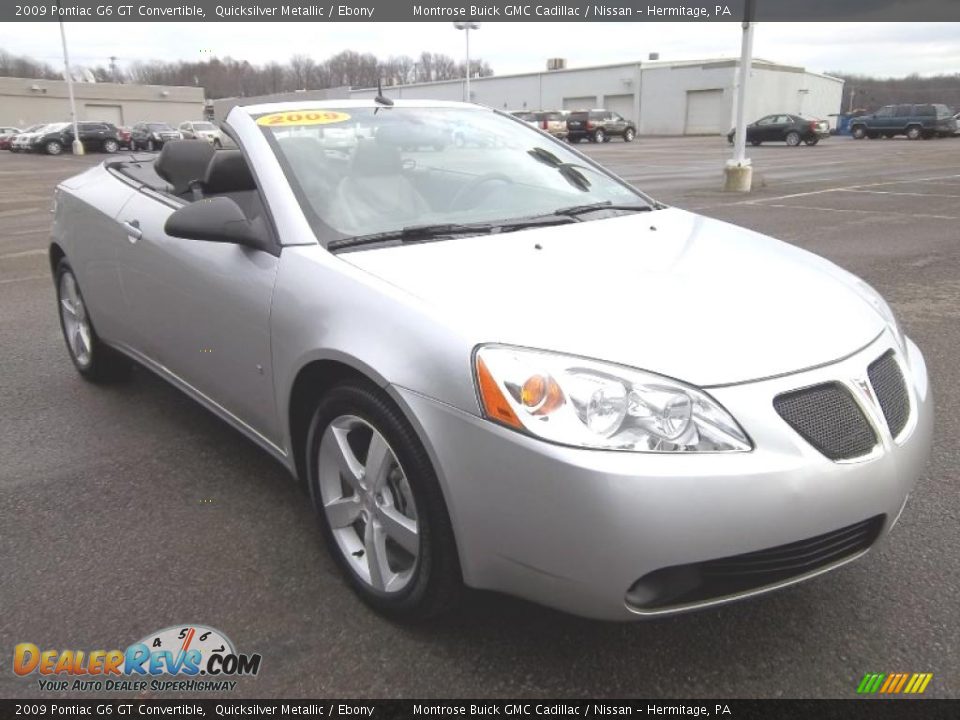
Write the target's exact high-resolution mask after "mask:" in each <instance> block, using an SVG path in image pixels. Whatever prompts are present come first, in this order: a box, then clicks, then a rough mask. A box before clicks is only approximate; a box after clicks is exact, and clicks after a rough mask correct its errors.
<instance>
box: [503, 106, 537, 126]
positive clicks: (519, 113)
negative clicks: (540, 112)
mask: <svg viewBox="0 0 960 720" xmlns="http://www.w3.org/2000/svg"><path fill="white" fill-rule="evenodd" d="M510 114H511V115H513V116H514V117H515V118H517V119H518V120H523V121H524V122H525V123H527V125H529V126H530V127H539V124H538V122H537V114H536V113H534V112H531V111H529V110H514V111H513V112H511V113H510Z"/></svg>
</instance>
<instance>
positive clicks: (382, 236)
mask: <svg viewBox="0 0 960 720" xmlns="http://www.w3.org/2000/svg"><path fill="white" fill-rule="evenodd" d="M496 227H498V226H496V225H489V224H486V223H476V224H470V225H464V224H460V223H436V224H434V225H407V226H406V227H404V228H401V229H399V230H387V231H385V232H379V233H371V234H369V235H357V236H355V237H348V238H343V239H341V240H334V241H332V242H331V243H330V244H329V245H328V246H327V249H328V250H342V249H343V248H346V247H356V246H358V245H372V244H373V243H381V242H388V241H390V240H399V241H400V242H404V243H407V242H419V241H421V240H430V239H432V238H438V237H448V236H452V235H484V234H487V233H489V232H491V231H492V230H493V229H494V228H496Z"/></svg>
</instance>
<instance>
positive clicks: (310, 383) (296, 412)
mask: <svg viewBox="0 0 960 720" xmlns="http://www.w3.org/2000/svg"><path fill="white" fill-rule="evenodd" d="M347 380H355V381H359V382H362V383H366V384H368V385H371V386H373V387H377V384H376V383H375V382H373V381H372V380H371V379H370V378H369V377H367V376H366V375H364V374H363V373H362V372H360V371H359V370H357V369H356V368H353V367H351V366H349V365H347V364H346V363H342V362H338V361H336V360H315V361H314V362H311V363H308V364H307V365H304V366H303V367H302V368H301V369H300V372H298V373H297V378H296V380H294V381H293V387H292V388H291V390H290V407H289V409H288V416H289V420H290V444H291V448H290V449H291V451H292V452H293V460H294V463H295V466H296V469H297V477H298V478H300V480H301V481H302V482H303V483H306V479H307V472H306V470H307V468H306V465H305V464H304V455H305V453H304V449H305V448H306V444H307V432H308V431H309V430H310V420H311V418H312V417H313V411H314V409H315V408H316V406H317V402H318V401H319V400H320V398H321V397H323V395H324V393H326V392H327V391H328V390H330V389H331V388H333V387H335V386H337V385H339V384H341V383H343V382H344V381H347Z"/></svg>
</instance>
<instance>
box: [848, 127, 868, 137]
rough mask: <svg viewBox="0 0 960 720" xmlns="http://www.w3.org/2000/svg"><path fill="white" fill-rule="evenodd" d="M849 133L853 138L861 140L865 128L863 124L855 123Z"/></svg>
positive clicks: (864, 133) (864, 134) (865, 130)
mask: <svg viewBox="0 0 960 720" xmlns="http://www.w3.org/2000/svg"><path fill="white" fill-rule="evenodd" d="M850 134H851V135H852V136H853V139H854V140H863V139H864V138H865V137H866V136H867V129H866V128H865V127H864V126H863V125H855V126H854V127H853V129H852V130H851V131H850Z"/></svg>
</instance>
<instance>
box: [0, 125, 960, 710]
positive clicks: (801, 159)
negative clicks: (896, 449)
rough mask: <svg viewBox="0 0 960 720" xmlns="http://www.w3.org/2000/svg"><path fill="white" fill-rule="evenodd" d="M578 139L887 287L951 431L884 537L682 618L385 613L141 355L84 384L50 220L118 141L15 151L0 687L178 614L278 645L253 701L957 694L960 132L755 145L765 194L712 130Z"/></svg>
mask: <svg viewBox="0 0 960 720" xmlns="http://www.w3.org/2000/svg"><path fill="white" fill-rule="evenodd" d="M580 148H581V149H584V150H585V151H586V152H588V153H589V154H590V155H592V156H594V157H596V158H597V159H598V160H599V161H600V162H602V163H605V164H606V165H608V166H609V167H610V168H612V169H613V170H614V171H616V172H618V173H619V174H620V175H622V176H623V177H625V178H626V179H628V180H630V181H631V182H633V183H634V184H636V185H637V186H638V187H640V188H641V189H644V190H646V191H647V192H649V193H651V194H652V195H653V196H654V197H657V198H658V199H660V200H662V201H664V202H667V203H670V204H675V205H679V206H681V207H684V208H687V209H691V210H695V211H698V212H702V213H704V214H706V215H710V216H713V217H716V218H719V219H722V220H726V221H730V222H734V223H737V224H740V225H744V226H746V227H749V228H752V229H755V230H758V231H761V232H765V233H768V234H771V235H774V236H776V237H779V238H781V239H783V240H786V241H788V242H791V243H794V244H797V245H799V246H802V247H804V248H807V249H809V250H812V251H814V252H817V253H820V254H822V255H824V256H826V257H828V258H830V259H831V260H833V261H835V262H837V263H839V264H840V265H842V266H843V267H845V268H847V269H849V270H851V271H852V272H854V273H856V274H858V275H860V276H862V277H863V278H865V279H866V280H867V281H868V282H870V283H871V284H872V285H874V286H875V287H876V288H877V289H879V290H880V291H881V292H882V293H883V294H884V295H885V296H886V297H887V299H888V300H889V301H890V302H891V304H892V306H893V307H894V309H895V310H896V311H897V313H898V315H899V317H900V320H901V322H902V324H903V325H904V327H905V329H906V331H907V333H908V334H909V335H910V336H911V337H913V338H914V340H915V341H916V342H917V343H918V344H919V346H920V347H921V348H922V350H923V351H924V353H925V354H926V358H927V363H928V365H929V369H930V373H931V375H932V378H933V383H934V389H935V395H936V407H937V410H936V416H937V430H936V442H935V446H934V449H933V453H932V457H931V460H930V463H929V465H928V468H927V471H926V473H925V475H924V476H923V477H922V478H921V479H920V480H919V483H918V485H917V488H916V490H915V492H914V495H913V497H912V500H911V502H910V503H909V504H908V506H907V508H906V510H905V512H904V515H903V517H902V519H901V521H900V524H899V525H898V526H897V527H896V529H895V530H894V532H893V534H892V535H891V536H890V537H889V538H888V539H887V541H886V542H884V543H883V544H882V545H880V546H879V547H878V548H877V549H876V550H875V551H874V552H871V553H870V554H869V555H868V556H866V557H865V558H863V559H862V560H861V561H859V562H857V563H854V564H852V565H849V566H847V567H845V568H843V569H841V570H839V571H837V572H834V573H830V574H828V575H826V576H824V577H821V578H819V579H816V580H814V581H811V582H808V583H803V584H801V585H799V586H796V587H793V588H790V589H787V590H785V591H782V592H779V593H775V594H773V595H769V596H766V597H763V598H759V599H754V600H751V601H747V602H741V603H736V604H733V605H729V606H726V607H723V608H721V609H717V610H711V611H706V612H700V613H696V614H691V615H687V616H681V617H676V618H670V619H665V620H658V621H653V622H646V623H636V624H627V625H624V624H603V623H596V622H590V621H585V620H580V619H577V618H573V617H569V616H566V615H562V614H559V613H556V612H553V611H549V610H546V609H543V608H540V607H537V606H534V605H530V604H527V603H524V602H521V601H516V600H512V599H508V598H503V597H500V596H496V595H493V594H488V593H474V594H472V595H471V596H470V597H469V599H468V601H467V603H466V604H465V606H464V607H463V608H462V611H461V612H460V613H459V614H458V615H457V616H456V617H454V618H451V619H449V620H447V621H444V622H442V623H438V624H435V625H431V626H427V627H420V628H416V629H411V628H406V627H398V626H396V625H392V624H390V623H389V622H387V621H385V620H382V619H380V618H379V617H378V616H376V615H373V614H372V613H371V612H370V611H368V610H367V609H366V608H365V607H364V606H363V605H362V604H361V603H360V602H359V601H357V600H356V599H355V597H354V596H353V594H352V593H351V592H350V590H349V589H348V588H347V586H346V585H345V583H344V582H343V581H342V580H341V578H340V576H339V575H338V573H337V571H336V568H335V567H334V565H333V563H332V561H331V560H330V559H329V558H328V557H327V554H326V551H325V549H324V547H323V544H322V540H321V538H320V534H319V532H317V531H316V528H315V524H314V518H313V515H312V511H311V510H310V508H309V507H308V503H307V501H306V498H305V496H304V495H303V494H302V493H301V491H300V490H299V489H298V488H297V487H295V485H294V484H293V482H291V481H290V480H289V478H288V476H287V475H286V473H285V471H284V470H283V469H282V468H281V467H280V466H278V465H276V464H275V463H274V462H273V461H272V460H271V459H270V458H269V457H268V456H267V455H266V454H264V453H263V452H261V451H260V450H259V449H257V448H256V447H255V446H254V445H252V444H250V443H249V442H247V441H246V440H245V439H243V438H242V437H241V436H240V435H238V434H237V433H235V432H234V431H232V430H231V429H230V428H229V427H227V426H226V425H225V424H223V423H221V422H220V421H219V420H217V419H215V418H214V417H213V416H212V415H210V414H208V413H207V412H206V411H204V410H203V409H201V408H200V407H199V406H198V405H195V404H194V403H192V402H191V401H190V400H188V399H187V398H186V397H185V396H183V395H181V394H180V393H179V392H178V391H176V390H174V389H173V388H172V387H170V386H168V385H167V384H166V383H164V382H163V381H162V380H159V379H158V378H156V377H154V376H152V375H151V374H149V373H148V372H146V371H138V372H137V373H135V375H134V377H133V379H132V380H131V381H130V382H129V383H127V384H123V385H119V386H113V387H109V388H98V387H94V386H91V385H89V384H87V383H85V382H83V381H82V380H81V379H80V378H79V376H78V375H77V374H76V372H75V371H74V369H73V367H72V366H71V364H70V361H69V359H68V357H67V353H66V351H65V349H64V347H63V343H62V340H61V338H60V330H59V325H58V320H57V314H56V311H55V304H54V296H53V287H52V283H51V281H50V277H49V270H48V265H47V259H46V256H45V249H46V245H47V241H48V224H49V220H50V215H49V212H48V211H49V206H50V198H51V192H52V189H53V187H54V185H55V184H56V183H57V182H58V181H59V180H61V179H62V178H65V177H67V176H69V175H71V174H73V173H75V172H77V171H79V170H81V169H82V168H84V167H86V166H89V165H91V164H93V163H96V162H100V161H101V160H102V159H103V156H99V155H92V156H88V157H82V158H81V157H71V156H61V157H46V156H23V155H13V154H11V153H7V152H3V153H0V348H2V350H0V357H2V359H3V372H2V373H0V408H2V420H3V421H2V425H0V567H2V573H0V653H3V654H4V655H6V657H7V661H6V662H5V666H6V667H5V669H4V671H3V672H2V673H0V697H30V696H33V697H36V696H40V695H42V693H40V692H39V691H38V688H37V684H36V679H35V678H36V676H35V675H34V676H33V678H32V679H30V680H23V679H20V678H16V677H14V675H13V673H11V672H10V671H9V668H10V665H9V664H7V663H9V660H10V654H12V650H13V646H14V645H15V644H16V643H20V642H32V643H35V644H37V645H39V646H41V647H48V648H60V649H64V648H84V649H90V648H106V649H110V648H122V647H126V645H128V644H129V643H130V642H133V641H135V640H137V639H138V638H140V637H142V636H144V635H146V634H147V633H148V632H150V631H152V630H156V629H159V628H163V627H167V626H169V625H174V624H178V623H184V622H197V623H203V624H206V625H210V626H213V627H216V628H219V629H221V630H223V631H224V632H225V633H226V634H227V635H229V636H230V637H231V639H232V640H233V641H234V643H235V644H236V645H237V647H238V649H239V650H240V651H242V652H259V653H261V654H262V655H263V658H264V660H263V667H262V670H261V673H260V675H259V677H257V678H256V679H255V680H248V681H244V682H241V683H240V684H239V686H238V688H237V690H236V692H235V693H234V694H233V696H235V697H236V696H247V697H322V696H341V697H349V696H352V697H457V696H459V697H482V696H512V697H520V696H530V697H533V696H553V697H577V696H585V697H598V696H610V697H649V698H692V697H752V696H757V697H780V696H786V697H824V696H826V697H840V698H851V697H854V694H855V689H856V685H857V683H858V682H859V680H860V678H861V677H862V676H863V674H864V673H866V672H932V673H933V674H934V678H933V681H932V683H931V684H930V686H929V688H928V690H927V693H926V694H927V695H933V696H936V697H960V622H958V617H960V611H958V608H960V602H958V598H960V553H958V552H957V550H956V548H957V538H958V522H960V493H958V485H957V483H958V470H960V443H958V442H957V438H958V437H960V363H958V362H957V357H958V352H960V138H958V139H956V140H931V141H916V142H910V141H907V140H900V139H896V140H876V141H860V142H857V141H853V140H850V139H847V138H830V139H828V140H826V141H825V142H823V143H821V144H820V145H818V146H816V147H805V146H804V147H799V148H788V147H786V146H785V145H779V144H778V145H764V146H761V147H759V148H750V149H749V152H748V154H749V155H750V157H752V159H753V161H754V165H755V168H756V170H755V177H754V184H755V187H756V191H755V192H754V193H753V194H751V195H748V196H744V195H728V194H724V193H722V192H720V191H719V189H718V188H719V186H720V184H721V168H722V166H723V161H724V159H725V158H726V157H728V156H729V152H730V151H729V148H728V146H727V144H726V142H725V141H724V140H722V139H719V138H662V139H655V138H641V139H639V140H638V141H637V142H635V143H633V144H630V145H625V144H623V143H621V142H620V141H618V140H614V141H613V142H611V143H609V144H607V145H602V146H588V145H581V146H580ZM758 302H762V298H758ZM738 311H739V312H742V313H749V308H740V309H739V310H738ZM723 317H724V318H729V308H724V310H723ZM704 321H709V320H708V319H705V320H704Z"/></svg>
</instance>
